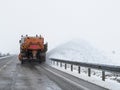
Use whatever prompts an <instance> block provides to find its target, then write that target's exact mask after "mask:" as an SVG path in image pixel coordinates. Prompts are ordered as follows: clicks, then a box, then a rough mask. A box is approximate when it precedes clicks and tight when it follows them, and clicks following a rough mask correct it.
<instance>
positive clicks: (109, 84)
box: [51, 65, 120, 90]
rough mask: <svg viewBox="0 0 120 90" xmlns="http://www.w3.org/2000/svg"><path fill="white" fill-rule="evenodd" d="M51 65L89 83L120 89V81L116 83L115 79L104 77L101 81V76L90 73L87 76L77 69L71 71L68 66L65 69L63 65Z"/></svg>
mask: <svg viewBox="0 0 120 90" xmlns="http://www.w3.org/2000/svg"><path fill="white" fill-rule="evenodd" d="M51 66H52V67H54V68H56V69H58V70H61V71H63V72H66V73H68V74H71V75H73V76H75V77H78V78H80V79H83V80H85V81H88V82H90V83H93V84H96V85H98V86H101V87H104V88H107V89H110V90H120V83H117V82H116V81H113V80H110V79H106V80H105V81H102V80H101V78H98V77H97V76H95V75H91V77H88V76H87V74H85V73H81V74H78V72H77V70H73V72H71V71H70V68H67V70H65V69H64V67H62V68H61V67H58V66H55V65H51Z"/></svg>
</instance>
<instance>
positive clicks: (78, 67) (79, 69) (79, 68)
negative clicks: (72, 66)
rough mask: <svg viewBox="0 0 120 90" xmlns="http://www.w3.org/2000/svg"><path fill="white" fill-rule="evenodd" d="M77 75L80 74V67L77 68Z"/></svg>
mask: <svg viewBox="0 0 120 90" xmlns="http://www.w3.org/2000/svg"><path fill="white" fill-rule="evenodd" d="M78 73H79V74H80V66H78Z"/></svg>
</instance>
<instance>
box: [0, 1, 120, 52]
mask: <svg viewBox="0 0 120 90" xmlns="http://www.w3.org/2000/svg"><path fill="white" fill-rule="evenodd" d="M22 34H23V35H26V34H28V35H36V34H42V35H43V36H44V37H45V39H46V41H48V43H49V49H52V48H54V47H55V46H57V45H59V44H61V43H64V42H66V41H69V40H71V39H74V38H82V39H85V40H87V41H88V42H90V43H91V44H93V45H94V46H95V47H98V48H99V49H100V50H105V51H111V50H113V49H119V50H120V0H0V51H1V52H11V53H18V52H19V43H18V41H19V39H20V36H21V35H22Z"/></svg>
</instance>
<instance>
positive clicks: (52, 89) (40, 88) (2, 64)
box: [0, 56, 107, 90]
mask: <svg viewBox="0 0 120 90" xmlns="http://www.w3.org/2000/svg"><path fill="white" fill-rule="evenodd" d="M48 62H49V61H48V59H47V64H48ZM47 64H46V63H42V64H38V63H25V64H23V65H21V63H20V62H19V60H18V59H17V56H12V57H9V58H5V59H0V90H107V89H105V88H102V87H99V86H96V85H94V84H91V83H88V82H86V81H84V80H80V79H78V78H76V77H74V76H71V75H69V74H66V73H63V72H61V71H59V70H56V69H54V68H52V67H50V66H48V65H47Z"/></svg>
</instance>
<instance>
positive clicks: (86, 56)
mask: <svg viewBox="0 0 120 90" xmlns="http://www.w3.org/2000/svg"><path fill="white" fill-rule="evenodd" d="M114 53H115V52H114ZM108 56H109V57H108ZM117 56H118V57H117ZM49 58H56V59H63V60H69V61H77V62H85V63H93V64H106V65H117V66H120V57H119V53H118V54H111V55H110V54H109V55H107V54H105V53H103V52H100V51H98V49H96V48H94V47H92V46H91V45H90V44H89V43H88V42H87V41H85V40H73V41H70V42H68V43H66V44H63V45H61V46H59V47H57V48H55V49H54V50H52V51H50V52H49ZM53 67H55V68H57V69H60V70H62V71H65V72H67V73H70V74H72V75H75V76H79V77H80V78H82V79H84V80H87V81H90V82H93V83H96V84H97V85H100V86H103V87H106V88H109V89H112V90H120V74H116V73H108V72H106V81H105V82H104V81H102V80H100V79H101V72H100V71H97V70H92V77H88V76H86V75H84V73H87V69H83V70H82V74H80V75H79V74H77V73H76V72H75V71H74V72H70V70H69V71H68V70H64V69H61V68H58V67H56V66H53Z"/></svg>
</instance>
